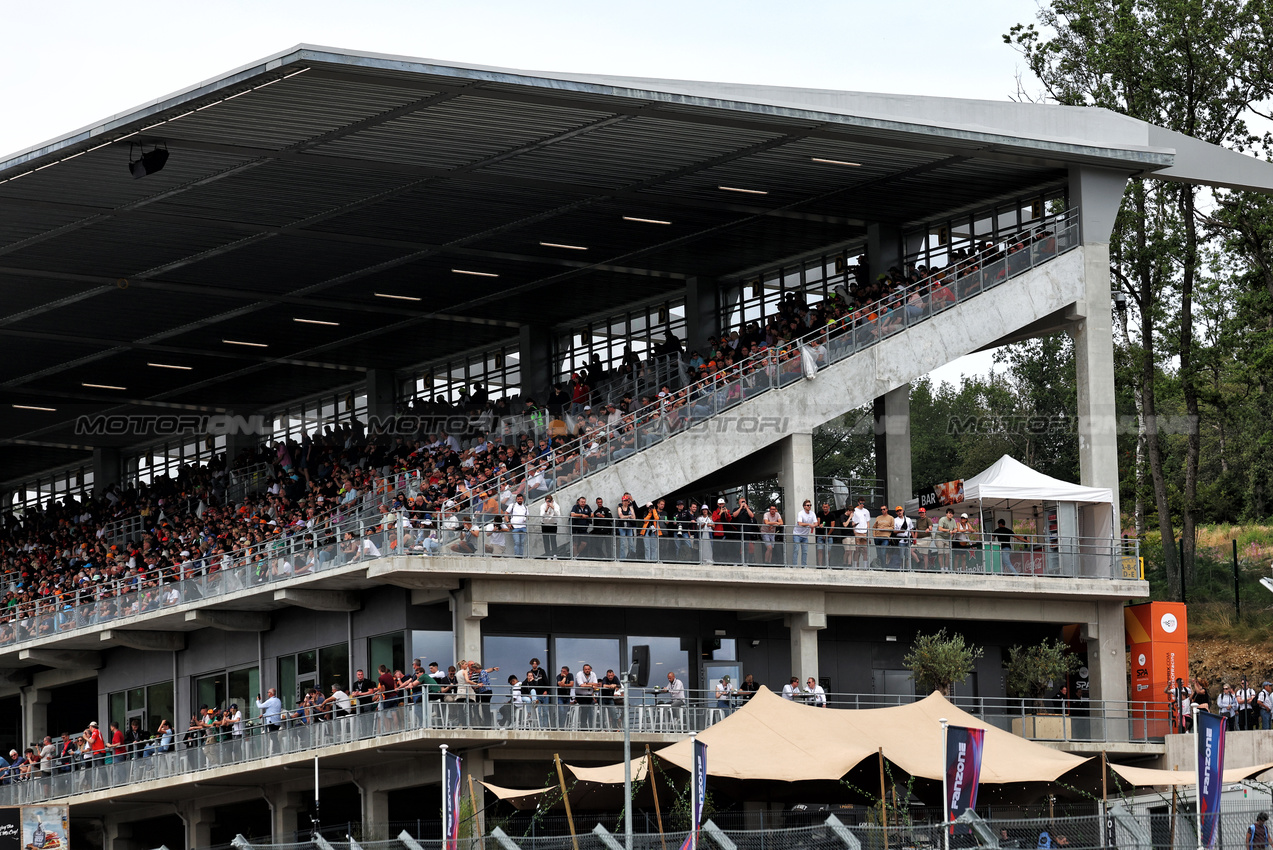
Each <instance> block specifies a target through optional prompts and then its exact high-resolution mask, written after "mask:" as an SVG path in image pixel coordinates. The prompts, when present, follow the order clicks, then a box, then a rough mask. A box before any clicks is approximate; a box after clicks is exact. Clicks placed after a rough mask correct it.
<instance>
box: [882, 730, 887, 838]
mask: <svg viewBox="0 0 1273 850" xmlns="http://www.w3.org/2000/svg"><path fill="white" fill-rule="evenodd" d="M887 799H888V794H887V792H886V791H885V790H884V748H883V747H880V825H881V826H882V827H884V850H888V810H887V809H886V808H885V806H887V805H888V802H887Z"/></svg>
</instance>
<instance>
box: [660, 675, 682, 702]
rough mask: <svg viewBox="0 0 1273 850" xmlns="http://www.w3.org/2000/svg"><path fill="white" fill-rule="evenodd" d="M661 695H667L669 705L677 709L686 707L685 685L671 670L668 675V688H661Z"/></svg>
mask: <svg viewBox="0 0 1273 850" xmlns="http://www.w3.org/2000/svg"><path fill="white" fill-rule="evenodd" d="M659 693H664V694H667V696H668V703H669V704H671V705H674V706H676V707H678V708H679V707H681V706H683V705H685V683H684V682H682V681H681V680H680V679H678V678H676V674H675V673H673V672H672V671H671V670H669V671H668V673H667V687H665V688H659Z"/></svg>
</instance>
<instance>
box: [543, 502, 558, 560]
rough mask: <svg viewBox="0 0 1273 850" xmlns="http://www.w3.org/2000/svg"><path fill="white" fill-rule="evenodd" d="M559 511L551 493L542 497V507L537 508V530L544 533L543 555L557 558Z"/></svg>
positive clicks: (553, 558)
mask: <svg viewBox="0 0 1273 850" xmlns="http://www.w3.org/2000/svg"><path fill="white" fill-rule="evenodd" d="M560 518H561V511H560V510H559V509H558V508H557V506H556V505H555V504H553V497H552V496H551V495H548V496H545V497H544V504H543V507H541V508H540V509H539V530H540V531H541V532H543V535H544V557H546V558H549V559H550V560H553V561H555V560H557V521H558V520H559V519H560Z"/></svg>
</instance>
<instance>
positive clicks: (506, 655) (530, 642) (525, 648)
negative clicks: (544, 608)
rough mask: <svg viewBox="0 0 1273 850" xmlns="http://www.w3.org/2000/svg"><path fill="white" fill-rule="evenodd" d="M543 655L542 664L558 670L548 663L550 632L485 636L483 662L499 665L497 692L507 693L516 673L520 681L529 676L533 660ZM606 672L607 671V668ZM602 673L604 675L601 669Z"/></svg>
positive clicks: (495, 679)
mask: <svg viewBox="0 0 1273 850" xmlns="http://www.w3.org/2000/svg"><path fill="white" fill-rule="evenodd" d="M532 658H538V659H539V666H540V667H542V668H543V669H544V670H549V671H551V670H554V668H553V667H551V666H549V665H548V636H547V635H532V636H530V637H513V636H505V635H483V636H482V665H483V666H484V667H498V668H499V672H498V673H492V674H491V684H492V685H493V686H494V688H495V693H497V694H499V693H504V689H506V688H507V685H508V677H509V676H516V677H517V679H518V681H521V680H523V679H525V678H526V671H527V670H529V669H530V660H531V659H532ZM603 672H604V671H603ZM598 675H601V674H600V673H599V674H598Z"/></svg>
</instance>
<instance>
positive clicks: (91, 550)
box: [0, 230, 1056, 643]
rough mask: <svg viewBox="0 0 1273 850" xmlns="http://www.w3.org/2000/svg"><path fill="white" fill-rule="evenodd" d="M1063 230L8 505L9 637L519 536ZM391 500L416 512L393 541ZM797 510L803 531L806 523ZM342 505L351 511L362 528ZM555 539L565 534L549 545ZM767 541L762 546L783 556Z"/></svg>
mask: <svg viewBox="0 0 1273 850" xmlns="http://www.w3.org/2000/svg"><path fill="white" fill-rule="evenodd" d="M1055 250H1056V246H1055V238H1054V236H1053V235H1052V234H1051V233H1050V232H1049V231H1046V230H1039V231H1038V232H1035V233H1032V234H1030V235H1028V236H1023V237H1022V238H1020V239H1013V240H1008V241H1006V242H999V243H994V244H991V243H985V244H983V245H981V246H979V247H978V248H977V249H976V250H967V251H957V252H955V253H954V255H953V257H952V262H951V263H950V265H948V266H947V267H946V268H945V269H941V270H935V271H930V270H929V269H926V268H924V267H923V266H918V267H910V268H907V270H906V271H905V272H903V271H901V270H900V269H897V268H895V269H891V270H890V271H889V272H888V273H887V274H885V275H882V276H880V278H878V279H876V280H873V281H872V280H867V279H866V276H865V275H861V274H850V275H846V276H845V280H846V283H845V284H841V285H838V286H836V287H835V288H834V289H833V290H832V292H831V293H830V295H829V297H827V298H826V299H824V300H822V301H820V302H818V303H816V304H810V303H808V302H807V301H806V299H805V297H804V296H803V295H802V294H801V293H797V292H788V293H787V295H786V296H785V297H784V298H783V300H782V301H781V302H780V303H779V304H778V305H777V307H776V310H775V312H774V315H772V316H770V317H769V318H767V319H766V320H764V321H763V322H752V321H749V322H746V323H745V324H744V325H743V326H742V327H740V328H738V329H735V330H731V331H729V332H728V333H723V334H721V335H720V336H719V337H714V338H710V339H709V340H708V341H707V345H706V346H705V347H704V348H703V349H701V350H700V349H694V350H690V351H688V352H686V351H685V350H684V348H683V346H682V344H681V341H680V340H678V339H677V338H676V337H675V336H674V335H672V334H671V332H670V331H669V332H668V333H667V334H665V337H664V340H663V341H662V342H661V343H660V344H659V345H658V346H657V347H655V348H653V349H651V350H650V351H649V353H648V355H647V356H646V357H645V358H641V357H639V356H637V355H636V354H634V353H633V351H632V349H631V348H629V349H628V350H627V351H626V352H625V354H624V356H623V357H622V359H621V360H620V362H619V363H618V365H617V366H615V367H614V368H612V369H608V368H607V367H606V366H605V365H604V364H603V363H602V362H601V360H600V358H599V357H597V356H596V355H594V356H593V357H592V359H591V360H590V361H589V363H588V364H586V365H584V366H582V367H581V368H579V369H578V370H576V371H575V372H574V373H572V374H571V375H570V378H569V380H568V381H567V382H565V383H563V384H561V385H558V386H555V387H553V388H552V390H551V392H550V393H549V394H548V395H547V396H545V401H544V404H543V405H540V404H539V403H538V402H537V401H536V399H534V398H533V397H530V396H527V397H510V398H504V397H502V398H498V399H492V398H490V396H489V394H488V393H487V391H486V389H485V388H484V387H483V386H482V385H480V384H478V385H475V386H474V387H473V389H472V391H471V392H468V393H464V394H463V395H462V396H461V397H460V398H459V399H457V400H456V402H454V403H452V402H450V401H449V400H447V399H435V400H431V401H423V400H420V401H416V402H413V403H412V404H410V405H408V406H406V407H405V408H404V409H402V410H401V411H400V414H401V416H400V417H399V420H398V421H399V422H402V421H404V420H405V421H408V422H412V423H415V424H416V425H417V426H418V427H415V429H414V430H413V431H408V432H402V431H401V430H400V432H399V433H397V434H395V435H393V436H388V435H385V434H371V433H367V432H366V431H365V429H364V427H363V426H362V425H361V424H360V423H358V422H357V421H353V422H348V423H344V424H341V425H339V426H328V427H327V428H326V430H325V431H324V432H323V433H314V434H308V435H305V436H304V437H302V439H300V440H299V441H297V440H292V439H289V440H286V441H281V442H277V443H274V444H271V445H262V446H260V447H259V448H257V449H256V450H250V451H247V452H245V453H244V454H242V455H240V456H239V457H237V458H234V459H233V462H232V463H231V464H229V467H230V468H229V469H227V464H225V463H224V461H223V460H221V461H217V462H214V463H212V464H209V465H208V466H206V467H194V466H187V467H183V468H182V469H181V470H180V471H179V472H178V473H177V474H176V475H174V476H171V477H159V478H157V479H155V480H154V481H153V482H151V483H149V484H140V485H137V486H134V487H131V488H124V487H119V486H111V487H110V488H108V489H107V490H106V491H105V492H104V493H103V494H102V495H101V496H99V497H98V498H91V499H90V498H85V499H77V498H73V497H67V498H64V499H63V500H62V501H61V502H58V503H50V504H49V505H47V506H46V507H45V509H44V510H42V511H40V510H28V511H26V512H25V513H23V515H22V516H21V518H20V519H19V518H18V517H16V516H15V515H14V514H13V513H7V514H5V515H4V517H3V518H2V522H0V593H2V595H0V643H4V642H10V641H12V640H14V639H15V637H17V636H18V632H17V630H16V629H15V623H16V622H17V621H18V620H19V619H23V618H33V622H34V623H35V625H34V627H33V628H31V629H28V630H26V631H24V632H22V636H23V637H27V636H32V635H34V636H40V635H46V634H52V633H55V632H57V631H59V630H63V629H70V628H75V627H76V626H77V625H80V624H81V623H82V622H85V621H84V620H83V618H82V614H83V611H82V610H81V609H83V608H84V607H85V605H86V604H92V605H95V606H97V610H98V612H99V614H100V615H103V616H104V617H106V618H110V617H115V616H123V615H128V614H132V613H140V612H143V611H147V610H155V609H159V608H162V607H163V606H165V605H173V604H177V603H178V602H179V601H183V599H182V597H181V596H180V594H179V592H178V590H177V589H176V588H174V587H172V585H174V584H175V583H177V582H179V581H180V580H181V579H185V578H191V577H206V576H209V575H215V574H216V573H217V572H219V571H223V570H227V569H230V568H239V567H244V566H246V567H247V572H248V573H249V574H250V578H251V580H253V581H266V580H270V579H277V578H286V577H287V576H289V575H291V574H299V573H303V572H305V571H307V570H310V569H315V568H317V567H319V566H321V565H322V562H324V561H330V560H337V561H341V562H347V561H350V560H356V559H360V558H363V557H369V556H372V557H374V556H377V555H380V554H388V553H389V552H393V551H401V549H402V548H406V547H407V546H409V547H410V548H411V549H412V550H414V551H425V552H430V551H439V550H440V549H441V548H442V547H443V546H448V547H451V548H455V547H457V546H458V550H463V549H465V548H466V547H468V546H469V545H472V543H473V540H472V538H473V537H476V536H478V534H477V530H478V529H479V528H486V527H487V526H488V525H492V524H493V525H494V526H495V527H496V528H498V526H499V525H500V523H498V522H495V520H496V518H499V517H502V518H503V519H504V520H505V521H506V523H507V525H508V529H507V531H508V532H509V536H510V537H511V541H505V542H504V543H503V544H501V543H499V542H498V541H492V542H484V543H483V546H484V547H485V546H488V545H490V546H499V545H507V543H508V542H512V544H513V548H516V547H517V542H518V539H519V538H520V537H522V535H523V534H524V532H523V531H522V530H521V529H524V528H525V524H524V523H522V522H521V521H520V520H519V517H518V516H517V514H516V512H513V511H512V510H511V506H512V505H513V503H514V502H516V501H517V497H518V496H521V497H522V501H523V502H534V501H536V500H538V499H540V498H542V497H545V496H547V495H548V494H549V493H551V492H552V491H555V490H560V489H562V488H563V487H566V486H568V485H570V484H572V483H574V482H577V481H578V480H580V479H581V478H583V477H584V476H585V475H587V474H588V473H589V472H590V471H592V470H594V469H595V468H597V467H599V466H601V465H605V464H607V463H610V462H614V461H618V460H622V459H623V458H625V457H627V456H628V455H630V454H632V453H634V452H636V451H638V450H639V449H641V448H644V447H645V446H647V445H649V444H651V443H653V442H656V441H658V440H659V439H662V438H663V437H664V436H666V435H669V434H674V433H677V432H679V431H680V430H684V429H686V428H688V427H690V426H691V425H692V424H693V423H695V422H697V421H700V420H701V419H703V418H706V417H708V416H711V415H713V414H714V413H715V412H717V411H719V410H721V409H724V408H726V407H728V406H731V405H733V404H737V403H739V402H741V401H742V400H745V399H747V398H749V397H751V396H752V395H755V394H756V393H759V392H763V391H764V390H766V389H769V388H771V387H774V386H781V385H783V384H784V383H787V382H790V381H794V380H796V379H797V378H799V377H801V376H802V375H805V374H807V373H808V372H810V371H811V370H816V369H817V368H820V367H822V366H825V365H826V364H827V363H828V358H829V357H832V356H833V354H834V351H835V349H836V347H837V346H844V345H846V344H848V342H849V341H850V340H853V341H854V342H855V344H860V341H861V340H860V337H861V336H862V335H863V334H867V335H879V334H883V333H885V332H887V329H888V328H890V327H893V326H895V325H898V324H899V323H900V322H901V321H903V319H902V318H901V316H902V315H903V314H904V313H906V312H907V311H913V310H919V311H920V312H921V313H922V312H923V311H924V310H925V309H935V308H936V306H937V305H940V304H941V303H944V302H948V301H953V300H954V299H955V298H956V297H958V296H957V293H962V292H963V291H964V290H968V289H970V288H973V287H979V286H981V285H982V283H983V281H982V280H981V278H982V276H983V275H985V274H995V275H998V274H1005V273H1007V272H1006V271H1005V269H1006V268H1007V266H1006V264H1005V262H1000V261H1007V262H1011V260H1012V258H1013V256H1016V255H1019V254H1022V253H1024V252H1026V251H1036V252H1042V253H1047V252H1055ZM829 350H830V351H829ZM437 423H446V428H439V427H435V426H436V424H437ZM457 426H458V427H457ZM448 429H449V430H448ZM262 463H264V464H268V465H269V467H270V468H271V470H272V477H271V483H270V486H269V487H268V489H266V490H264V491H263V492H259V493H254V494H250V495H247V496H246V497H244V498H242V499H239V500H233V499H231V498H229V496H228V493H229V484H230V477H231V476H230V472H231V470H232V469H234V468H241V467H245V466H252V465H255V464H262ZM545 504H547V500H546V499H545ZM635 504H636V503H635V502H633V503H632V504H631V505H630V506H628V508H630V509H635ZM709 507H711V506H710V504H709ZM557 510H558V511H559V514H558V516H559V517H560V519H559V522H560V523H561V524H562V525H570V526H572V527H573V526H574V520H575V519H577V518H576V517H573V516H568V515H569V514H571V513H572V511H570V510H568V509H567V508H566V506H558V507H557ZM648 510H649V509H648V508H645V509H644V511H645V512H644V513H643V514H642V515H641V516H635V517H634V516H620V517H619V518H617V519H616V521H615V525H614V527H613V529H614V532H615V536H616V537H618V538H620V539H619V541H618V542H619V546H620V547H622V548H624V549H625V550H627V546H625V544H628V545H630V541H627V540H624V538H629V537H631V538H635V537H636V536H638V535H637V533H638V532H639V531H640V532H643V533H645V534H648V533H649V530H650V528H651V525H650V524H648V522H647V521H648V519H649V514H648ZM540 513H541V515H540V517H539V519H540V520H541V521H542V520H543V519H544V518H545V516H544V515H543V513H542V509H541V512H540ZM551 513H552V512H551V511H550V512H549V514H550V515H549V516H547V519H549V520H551V519H553V518H554V517H552V516H551ZM674 513H675V515H674V516H668V515H669V514H673V511H671V510H670V509H669V508H668V507H667V506H665V508H664V510H663V511H660V513H659V518H658V519H656V520H655V521H654V524H653V527H654V528H655V531H656V536H658V537H660V538H663V537H667V536H670V537H672V538H674V539H675V538H681V537H685V536H693V535H694V533H697V534H698V536H699V538H700V539H707V540H710V541H712V542H715V541H717V540H721V539H722V538H724V540H725V541H728V540H729V539H730V536H731V530H730V524H729V523H724V524H722V526H723V527H716V526H715V525H714V526H713V529H712V531H711V532H710V533H706V534H705V533H704V532H703V530H702V529H703V526H702V525H701V524H700V523H699V519H700V518H701V513H702V511H701V509H699V511H698V513H695V514H694V515H693V517H692V518H691V519H689V520H687V519H684V518H682V516H681V510H677V511H675V512H674ZM709 513H710V514H712V515H713V516H714V514H715V510H714V509H713V510H711V511H709ZM399 516H409V517H412V518H415V519H418V520H419V521H418V523H417V522H415V521H414V520H413V522H412V525H413V528H412V530H411V531H410V532H408V534H409V538H408V537H405V536H404V539H403V540H401V541H400V540H398V533H397V532H398V527H397V526H398V523H397V519H398V517H399ZM134 517H135V518H137V519H138V522H139V527H140V531H139V532H137V533H136V534H134V535H132V536H129V537H127V538H126V539H120V538H116V537H113V536H112V534H111V529H112V524H113V523H115V522H117V521H118V520H122V519H126V518H134ZM466 517H467V518H466ZM665 519H666V523H667V524H666V527H665V526H664V524H663V523H664V521H665ZM790 519H791V528H792V529H795V530H796V532H797V534H799V529H800V528H801V526H800V525H799V523H798V522H797V521H796V519H795V518H794V517H793V518H790ZM350 520H356V521H357V522H356V523H355V524H354V527H355V529H356V530H354V531H350V530H349V529H350V527H351V524H350V522H349V521H350ZM714 522H715V520H714ZM607 523H608V520H606V519H605V518H604V517H603V518H602V519H601V521H600V522H597V521H591V520H590V526H591V527H592V529H595V530H596V531H598V532H602V533H603V534H602V536H604V532H605V531H606V524H607ZM687 523H693V528H690V527H689V526H688V525H687ZM761 525H762V523H760V522H757V523H756V527H757V529H759V527H760V526H761ZM541 527H542V528H543V529H544V531H543V533H544V534H545V535H549V534H550V533H553V532H555V531H556V529H554V528H553V526H552V525H551V524H550V523H548V522H541ZM667 531H670V532H671V534H670V535H668V534H667V533H666V532H667ZM571 533H572V534H573V528H572V531H571ZM733 533H734V536H735V538H737V537H739V536H746V535H747V534H748V532H741V531H737V532H733ZM750 533H751V534H752V535H753V536H754V537H762V536H763V535H764V534H765V533H766V532H765V531H763V530H756V531H754V532H750ZM448 535H450V538H451V539H448ZM553 536H554V537H555V534H553ZM356 537H357V539H356ZM554 542H555V541H554ZM762 542H764V541H763V540H762ZM585 543H586V541H585ZM400 547H401V548H400ZM551 548H552V551H553V554H556V552H557V548H556V546H555V545H554V546H552V547H551ZM650 548H654V547H646V549H647V551H646V552H645V555H646V557H650V555H651V552H650V551H649V549H650ZM627 551H630V550H627ZM765 551H766V555H765V556H764V557H763V558H762V560H763V559H764V558H767V557H771V556H772V551H771V550H770V549H769V548H766V550H765ZM125 596H126V597H127V599H126V600H122V599H121V597H125ZM121 606H122V607H121ZM41 615H42V616H41Z"/></svg>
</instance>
